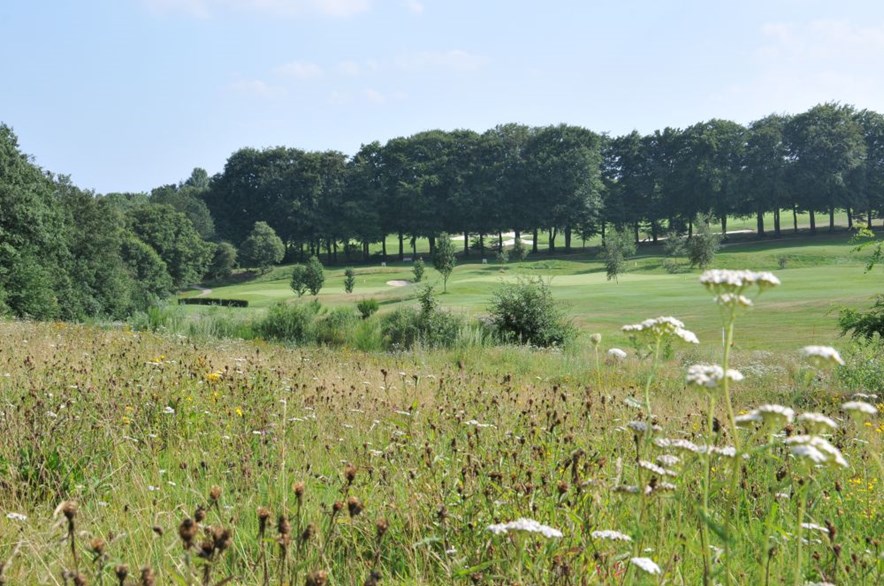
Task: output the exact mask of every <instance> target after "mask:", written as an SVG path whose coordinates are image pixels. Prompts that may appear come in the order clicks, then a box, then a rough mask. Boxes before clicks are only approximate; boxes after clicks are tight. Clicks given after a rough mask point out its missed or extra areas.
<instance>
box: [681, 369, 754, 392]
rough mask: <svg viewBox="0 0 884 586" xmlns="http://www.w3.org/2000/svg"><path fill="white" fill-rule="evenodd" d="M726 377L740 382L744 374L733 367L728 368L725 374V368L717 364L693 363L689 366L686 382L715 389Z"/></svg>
mask: <svg viewBox="0 0 884 586" xmlns="http://www.w3.org/2000/svg"><path fill="white" fill-rule="evenodd" d="M725 378H727V379H728V380H731V381H733V382H739V381H741V380H743V375H742V374H740V372H739V371H737V370H734V369H733V368H728V369H727V374H725V372H724V369H723V368H722V367H720V366H719V365H717V364H692V365H691V366H689V367H688V374H687V376H685V382H686V383H687V384H689V385H696V386H698V387H705V388H707V389H714V388H717V387H719V386H721V382H722V381H723V380H724V379H725Z"/></svg>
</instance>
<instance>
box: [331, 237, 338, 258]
mask: <svg viewBox="0 0 884 586" xmlns="http://www.w3.org/2000/svg"><path fill="white" fill-rule="evenodd" d="M332 258H333V259H334V261H333V262H334V264H338V239H337V238H333V239H332Z"/></svg>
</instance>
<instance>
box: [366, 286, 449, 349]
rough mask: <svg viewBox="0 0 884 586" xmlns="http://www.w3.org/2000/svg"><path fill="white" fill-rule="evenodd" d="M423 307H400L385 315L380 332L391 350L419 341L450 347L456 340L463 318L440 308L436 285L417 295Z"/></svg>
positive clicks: (409, 345)
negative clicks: (434, 288) (434, 287)
mask: <svg viewBox="0 0 884 586" xmlns="http://www.w3.org/2000/svg"><path fill="white" fill-rule="evenodd" d="M418 301H419V303H420V308H419V309H416V308H414V307H400V308H398V309H396V310H395V311H393V312H392V313H391V314H388V315H386V316H384V320H383V323H382V326H381V331H382V333H383V336H384V343H385V345H386V346H387V348H389V349H390V350H407V349H411V348H414V347H415V345H417V344H420V345H421V346H423V347H425V348H450V347H452V346H454V344H455V343H456V342H457V339H458V335H459V333H460V331H461V328H462V327H463V320H462V319H461V318H459V317H458V316H455V315H454V314H451V313H449V312H447V311H444V310H442V309H440V308H439V303H438V301H437V300H436V297H435V295H434V294H433V287H431V286H429V285H427V286H425V287H423V288H422V289H421V291H420V293H419V294H418Z"/></svg>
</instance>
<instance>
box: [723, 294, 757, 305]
mask: <svg viewBox="0 0 884 586" xmlns="http://www.w3.org/2000/svg"><path fill="white" fill-rule="evenodd" d="M715 302H716V303H717V304H719V305H724V306H726V307H752V300H751V299H749V298H748V297H746V296H745V295H738V294H737V293H722V294H720V295H716V296H715Z"/></svg>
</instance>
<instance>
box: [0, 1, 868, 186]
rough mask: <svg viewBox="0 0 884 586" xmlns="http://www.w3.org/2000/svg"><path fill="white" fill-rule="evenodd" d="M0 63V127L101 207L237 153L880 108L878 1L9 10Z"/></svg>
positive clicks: (0, 36)
mask: <svg viewBox="0 0 884 586" xmlns="http://www.w3.org/2000/svg"><path fill="white" fill-rule="evenodd" d="M0 54H2V55H3V61H2V63H3V65H2V67H0V123H5V124H7V125H8V126H11V127H12V128H13V130H14V131H15V132H16V134H17V135H18V138H19V144H20V146H21V149H22V150H23V151H24V152H25V153H27V154H29V155H30V156H32V157H33V160H34V162H36V164H38V165H40V166H41V167H43V168H44V169H47V170H49V171H52V172H54V173H59V174H67V175H70V176H71V178H72V179H73V181H74V183H76V184H77V185H79V186H80V187H83V188H87V189H94V190H95V191H96V192H98V193H110V192H127V191H128V192H139V191H149V190H150V189H152V188H154V187H158V186H160V185H165V184H169V183H177V182H178V181H181V180H184V179H186V178H187V177H188V176H189V175H190V172H191V170H192V169H193V168H194V167H202V168H204V169H206V170H207V171H208V172H209V174H215V173H219V172H221V171H223V169H224V164H225V162H226V160H227V158H228V157H229V156H230V155H231V154H232V153H233V152H235V151H236V150H238V149H240V148H243V147H255V148H264V147H273V146H280V145H283V146H288V147H297V148H300V149H304V150H338V151H341V152H344V153H346V154H348V155H353V154H355V153H356V152H357V151H358V150H359V148H360V146H361V145H362V144H366V143H370V142H372V141H375V140H377V141H380V142H382V143H383V142H385V141H386V140H388V139H390V138H394V137H397V136H409V135H411V134H414V133H417V132H421V131H423V130H429V129H437V128H438V129H443V130H453V129H459V128H468V129H473V130H476V131H480V132H481V131H484V130H487V129H489V128H492V127H494V126H496V125H498V124H504V123H508V122H518V123H523V124H528V125H532V126H542V125H547V124H559V123H567V124H574V125H579V126H584V127H586V128H589V129H591V130H594V131H596V132H607V133H609V134H611V135H619V134H625V133H628V132H631V131H632V130H638V131H639V132H642V133H649V132H653V131H654V130H657V129H662V128H665V127H667V126H671V127H676V128H684V127H687V126H690V125H691V124H694V123H697V122H701V121H704V120H709V119H711V118H725V119H730V120H734V121H736V122H740V123H743V124H746V123H749V122H751V121H752V120H757V119H759V118H761V117H763V116H766V115H767V114H771V113H790V114H794V113H799V112H802V111H805V110H807V109H808V108H810V107H812V106H814V105H815V104H818V103H822V102H828V101H837V102H841V103H846V104H852V105H854V106H856V107H857V108H859V109H863V108H868V109H871V110H875V111H878V112H884V75H882V71H884V2H880V1H879V0H865V1H859V0H839V1H837V2H833V1H831V0H733V1H728V0H682V1H676V0H618V1H612V0H603V1H602V0H599V1H596V0H544V1H542V2H541V1H540V0H0Z"/></svg>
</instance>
